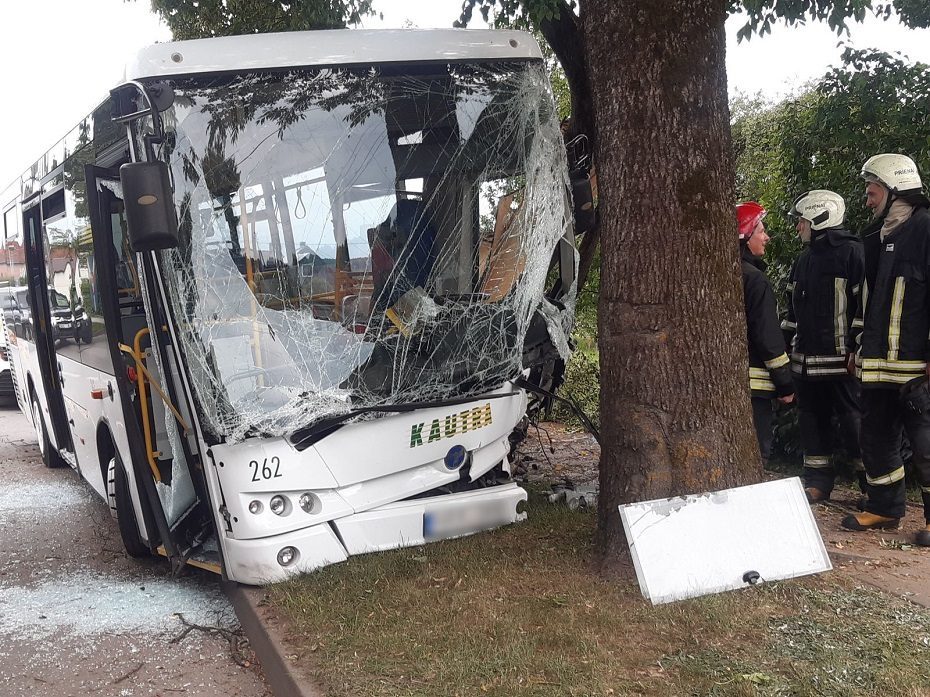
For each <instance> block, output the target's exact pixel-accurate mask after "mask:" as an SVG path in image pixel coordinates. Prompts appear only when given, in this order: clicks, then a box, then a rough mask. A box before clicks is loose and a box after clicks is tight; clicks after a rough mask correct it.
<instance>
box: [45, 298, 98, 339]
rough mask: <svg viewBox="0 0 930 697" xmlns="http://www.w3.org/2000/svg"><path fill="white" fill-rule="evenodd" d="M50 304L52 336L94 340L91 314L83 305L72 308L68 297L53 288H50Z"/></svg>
mask: <svg viewBox="0 0 930 697" xmlns="http://www.w3.org/2000/svg"><path fill="white" fill-rule="evenodd" d="M48 305H49V310H50V312H51V316H52V338H54V339H55V340H56V341H57V340H59V339H72V340H73V341H75V342H76V343H81V342H84V343H85V344H89V343H91V341H93V327H92V326H91V322H90V316H89V315H88V314H87V313H86V312H85V311H84V307H83V306H82V305H80V304H76V305H75V306H74V307H73V308H72V307H71V302H70V301H69V300H68V298H67V297H66V296H65V295H64V294H63V293H59V292H58V291H57V290H54V289H52V288H49V289H48Z"/></svg>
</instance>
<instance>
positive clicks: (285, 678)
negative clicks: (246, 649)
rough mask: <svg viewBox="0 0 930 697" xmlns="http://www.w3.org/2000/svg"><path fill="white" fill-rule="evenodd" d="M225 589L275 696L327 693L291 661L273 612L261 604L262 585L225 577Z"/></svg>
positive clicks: (306, 696)
mask: <svg viewBox="0 0 930 697" xmlns="http://www.w3.org/2000/svg"><path fill="white" fill-rule="evenodd" d="M223 592H224V593H226V597H227V598H229V600H230V602H231V603H232V605H233V609H234V610H235V611H236V617H238V618H239V623H240V624H241V625H242V629H243V631H245V635H246V636H247V637H248V639H249V643H250V644H251V646H252V650H253V651H255V655H256V656H258V660H259V661H261V665H262V672H263V673H264V676H265V681H266V682H267V683H268V686H269V687H270V688H271V691H272V693H273V694H274V697H324V694H323V691H322V690H321V689H320V688H319V687H317V686H316V685H314V684H312V683H311V682H309V681H308V680H307V679H306V678H304V677H303V676H301V675H300V674H299V673H298V672H297V671H296V670H295V669H294V667H293V666H292V665H291V663H290V661H288V659H287V654H288V652H287V650H286V647H285V645H284V637H283V636H281V633H280V632H279V631H278V630H277V628H276V627H275V626H274V625H273V623H272V622H271V621H269V617H268V615H269V612H268V610H267V608H265V607H263V606H262V604H261V603H262V599H263V591H262V589H261V588H253V587H250V586H243V585H240V584H238V583H236V582H235V581H225V582H224V583H223Z"/></svg>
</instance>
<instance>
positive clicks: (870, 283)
mask: <svg viewBox="0 0 930 697" xmlns="http://www.w3.org/2000/svg"><path fill="white" fill-rule="evenodd" d="M881 226H882V220H881V219H879V220H875V221H873V222H872V223H870V224H869V225H868V226H867V227H866V228H865V229H864V230H863V233H862V236H863V243H864V245H865V284H864V289H863V305H864V310H863V313H860V316H859V317H857V320H856V322H857V324H859V323H863V325H864V326H863V328H862V335H861V340H860V343H861V345H860V347H859V352H858V355H857V357H856V374H857V375H858V376H859V378H860V379H861V380H862V386H863V387H864V388H870V387H886V388H888V387H900V386H901V385H903V384H904V383H906V382H908V381H910V380H913V379H914V378H918V377H921V376H923V375H924V374H925V371H926V368H927V359H928V357H930V340H928V337H930V213H928V212H927V208H926V205H925V204H924V205H918V206H917V207H915V209H914V212H913V213H912V214H911V217H910V218H908V219H907V220H906V221H905V222H904V223H902V224H901V225H900V226H899V227H898V228H896V229H894V230H892V232H891V233H890V234H888V235H887V236H886V237H885V239H884V240H883V239H881V234H880V231H881Z"/></svg>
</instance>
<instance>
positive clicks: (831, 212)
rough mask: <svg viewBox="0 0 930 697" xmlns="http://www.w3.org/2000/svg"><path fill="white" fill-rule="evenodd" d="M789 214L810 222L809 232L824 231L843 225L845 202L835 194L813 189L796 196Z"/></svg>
mask: <svg viewBox="0 0 930 697" xmlns="http://www.w3.org/2000/svg"><path fill="white" fill-rule="evenodd" d="M789 214H790V215H793V216H796V217H798V218H804V220H808V221H810V224H811V230H824V229H826V228H831V227H837V226H838V225H842V224H843V218H845V217H846V202H845V201H843V197H842V196H840V195H839V194H837V193H834V192H832V191H827V190H826V189H814V190H813V191H807V192H805V193H803V194H801V195H800V196H798V197H797V198H796V199H795V200H794V204H793V205H792V206H791V210H790V211H789Z"/></svg>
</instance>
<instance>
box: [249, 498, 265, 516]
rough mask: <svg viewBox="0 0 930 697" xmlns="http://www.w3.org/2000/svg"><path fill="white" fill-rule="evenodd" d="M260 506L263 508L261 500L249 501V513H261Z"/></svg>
mask: <svg viewBox="0 0 930 697" xmlns="http://www.w3.org/2000/svg"><path fill="white" fill-rule="evenodd" d="M262 508H264V506H262V502H261V501H258V500H255V501H252V502H250V503H249V513H251V514H253V515H258V514H259V513H261V512H262Z"/></svg>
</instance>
